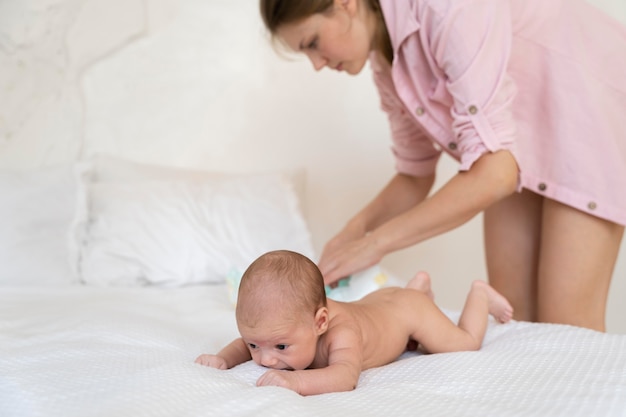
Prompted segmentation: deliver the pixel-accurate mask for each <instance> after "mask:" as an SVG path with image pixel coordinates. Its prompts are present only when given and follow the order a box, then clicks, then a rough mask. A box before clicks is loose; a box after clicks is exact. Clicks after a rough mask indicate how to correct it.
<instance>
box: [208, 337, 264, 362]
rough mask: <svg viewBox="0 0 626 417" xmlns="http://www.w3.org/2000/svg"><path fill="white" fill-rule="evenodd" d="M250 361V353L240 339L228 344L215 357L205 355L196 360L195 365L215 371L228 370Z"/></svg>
mask: <svg viewBox="0 0 626 417" xmlns="http://www.w3.org/2000/svg"><path fill="white" fill-rule="evenodd" d="M251 359H252V356H251V355H250V351H249V350H248V347H247V346H246V343H245V342H244V341H243V339H242V338H239V339H235V340H233V341H232V342H231V343H229V344H228V345H227V346H226V347H225V348H224V349H222V350H220V351H219V353H218V354H217V355H212V354H210V353H205V354H202V355H200V356H198V358H197V359H196V363H199V364H200V365H204V366H210V367H211V368H217V369H230V368H232V367H233V366H236V365H239V364H240V363H244V362H247V361H249V360H251Z"/></svg>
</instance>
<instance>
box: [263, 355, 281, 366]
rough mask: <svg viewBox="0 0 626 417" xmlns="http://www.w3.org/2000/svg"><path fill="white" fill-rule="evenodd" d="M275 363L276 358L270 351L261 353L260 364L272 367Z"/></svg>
mask: <svg viewBox="0 0 626 417" xmlns="http://www.w3.org/2000/svg"><path fill="white" fill-rule="evenodd" d="M277 363H278V360H277V359H276V357H275V356H274V355H272V354H270V353H263V354H262V356H261V365H263V366H265V367H266V368H274V367H275V366H276V364H277Z"/></svg>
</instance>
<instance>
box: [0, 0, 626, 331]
mask: <svg viewBox="0 0 626 417" xmlns="http://www.w3.org/2000/svg"><path fill="white" fill-rule="evenodd" d="M593 2H594V3H596V4H598V5H599V6H601V7H604V8H606V9H607V10H609V11H611V12H612V14H614V15H617V16H618V17H619V18H621V19H622V20H624V21H626V2H625V1H624V0H594V1H593ZM98 151H104V152H108V153H114V154H118V155H121V156H125V157H129V158H133V159H137V160H142V161H146V162H158V163H168V164H176V165H181V166H190V167H200V168H206V169H221V170H229V171H243V170H246V171H254V170H268V169H290V168H298V167H305V168H306V170H307V175H308V180H307V193H306V201H305V211H306V213H307V215H308V218H309V224H310V227H311V229H312V231H313V235H314V241H315V242H314V243H315V245H316V248H317V249H318V251H319V250H321V247H322V246H323V244H324V242H325V241H326V240H327V239H328V238H330V237H331V236H332V235H333V233H334V232H335V231H337V230H338V229H339V228H340V227H341V226H342V225H343V223H344V222H345V220H346V219H347V218H348V217H349V216H351V215H352V214H353V213H354V212H355V211H356V210H358V209H359V208H360V207H361V206H362V205H363V204H364V203H365V202H367V201H368V200H369V199H370V198H371V197H372V196H373V195H374V193H376V192H377V191H378V190H379V189H380V188H381V187H382V186H383V185H384V184H385V183H386V182H387V180H388V179H389V178H390V177H391V175H392V174H393V161H392V158H391V154H390V152H389V134H388V131H387V124H386V119H385V116H384V115H383V114H382V113H381V112H380V111H379V107H378V98H377V96H376V93H375V90H374V87H373V85H372V83H371V80H370V74H369V71H364V73H363V74H361V75H359V76H358V77H348V76H346V75H345V74H335V73H330V72H329V71H322V72H321V73H319V74H315V73H314V72H313V71H312V69H311V67H310V64H308V63H307V62H304V61H302V60H301V59H300V60H296V61H295V62H289V61H287V60H285V59H280V58H278V57H277V56H276V54H275V53H274V51H272V50H271V48H270V47H269V44H268V42H267V40H266V39H265V37H264V35H263V30H262V27H261V22H260V18H259V17H258V13H257V1H256V0H0V166H1V167H36V166H44V165H51V164H55V163H58V162H67V161H71V160H74V159H76V158H78V157H80V156H81V155H83V156H85V155H89V154H92V153H94V152H98ZM456 167H457V164H456V163H454V162H452V161H451V160H450V159H448V158H443V160H442V163H441V164H440V167H439V179H438V181H439V184H440V183H442V182H443V181H445V180H446V179H447V178H449V177H450V176H451V175H453V174H454V172H455V170H456ZM384 264H385V266H386V267H387V268H388V269H389V270H391V271H393V272H395V273H396V274H398V275H400V276H402V277H405V278H407V279H408V278H409V277H410V275H411V274H413V273H414V272H415V271H417V270H418V269H425V270H428V271H430V273H431V274H432V276H433V279H434V283H433V284H434V289H435V291H436V293H437V300H438V302H439V304H440V305H442V306H444V307H448V308H455V309H458V308H461V307H462V304H463V301H464V298H465V294H466V291H467V289H468V287H469V283H470V282H471V280H472V279H476V278H484V277H485V269H484V265H483V249H482V240H481V221H480V218H477V219H474V220H473V221H471V222H469V223H468V224H467V225H465V226H463V227H461V228H459V229H457V230H455V231H454V232H451V233H448V234H446V235H444V236H441V237H438V238H436V239H433V240H431V241H429V242H426V243H424V244H422V245H419V246H417V247H414V248H410V249H406V250H404V251H401V252H398V253H396V254H393V255H390V256H388V257H387V258H385V260H384ZM625 297H626V245H625V247H624V248H622V251H621V255H620V260H619V263H618V266H617V270H616V272H615V276H614V280H613V286H612V292H611V296H610V300H609V319H608V326H609V331H612V332H619V333H626V320H624V319H623V317H625V316H626V314H625V313H626V307H624V306H623V303H620V302H619V300H621V299H624V298H625Z"/></svg>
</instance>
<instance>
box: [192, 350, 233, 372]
mask: <svg viewBox="0 0 626 417" xmlns="http://www.w3.org/2000/svg"><path fill="white" fill-rule="evenodd" d="M196 363H199V364H200V365H204V366H210V367H211V368H217V369H228V365H226V361H225V360H224V358H222V357H221V356H217V355H211V354H209V353H204V354H202V355H200V356H198V358H197V359H196Z"/></svg>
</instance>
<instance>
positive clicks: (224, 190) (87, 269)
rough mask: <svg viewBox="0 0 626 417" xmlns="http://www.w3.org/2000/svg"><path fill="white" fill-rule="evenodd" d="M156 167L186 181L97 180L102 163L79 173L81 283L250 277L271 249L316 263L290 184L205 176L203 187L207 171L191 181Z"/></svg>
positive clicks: (76, 231)
mask: <svg viewBox="0 0 626 417" xmlns="http://www.w3.org/2000/svg"><path fill="white" fill-rule="evenodd" d="M152 169H154V170H155V171H158V172H159V173H160V174H162V173H163V172H166V171H168V170H172V172H174V171H175V172H176V173H177V175H172V178H174V179H173V180H167V179H164V178H163V177H162V176H161V175H156V176H153V177H154V178H159V179H157V180H151V179H145V180H140V179H139V178H138V177H140V175H139V176H135V178H134V179H133V180H131V181H130V182H126V181H122V180H121V178H119V177H118V178H115V179H114V180H112V179H111V178H112V177H109V178H108V180H105V181H104V182H97V181H94V173H95V168H94V165H93V164H87V165H86V166H84V167H82V168H81V169H80V175H79V177H80V179H81V181H80V184H82V185H81V186H80V187H81V188H80V189H81V190H82V191H81V194H82V196H83V201H84V203H83V204H82V205H81V208H80V209H79V211H78V217H77V220H76V223H75V224H74V227H73V233H72V238H73V246H72V247H73V248H74V252H73V253H74V262H73V264H74V265H75V272H76V274H77V277H78V278H79V279H80V280H81V281H82V282H85V283H87V284H93V285H100V286H109V285H113V286H115V285H123V286H136V285H148V284H152V285H161V286H181V285H187V284H197V283H215V282H224V281H225V279H226V277H227V275H228V274H229V273H230V272H231V271H233V270H244V269H245V268H247V266H248V265H249V264H250V262H252V261H253V260H254V259H256V258H257V257H258V256H260V255H261V254H263V253H265V252H267V251H270V250H274V249H291V250H294V251H298V252H301V253H303V254H305V255H306V256H311V257H312V256H313V249H312V244H311V239H310V234H309V232H308V229H307V226H306V223H305V220H304V218H303V216H302V214H301V212H300V209H299V203H298V198H297V197H296V194H295V192H294V190H293V186H292V184H291V183H290V182H289V180H288V179H287V177H286V176H284V175H282V174H255V175H240V174H239V175H228V174H219V175H218V174H212V173H206V174H205V176H204V179H202V176H201V175H200V173H199V172H198V171H189V172H190V173H192V174H190V176H189V178H191V179H189V180H183V178H185V175H184V170H180V169H173V168H170V169H168V168H163V170H159V169H158V167H154V166H153V167H152ZM138 171H141V167H140V166H138ZM134 174H135V173H134ZM134 174H133V175H134ZM149 177H150V175H148V176H147V178H149ZM101 179H102V176H101Z"/></svg>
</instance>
